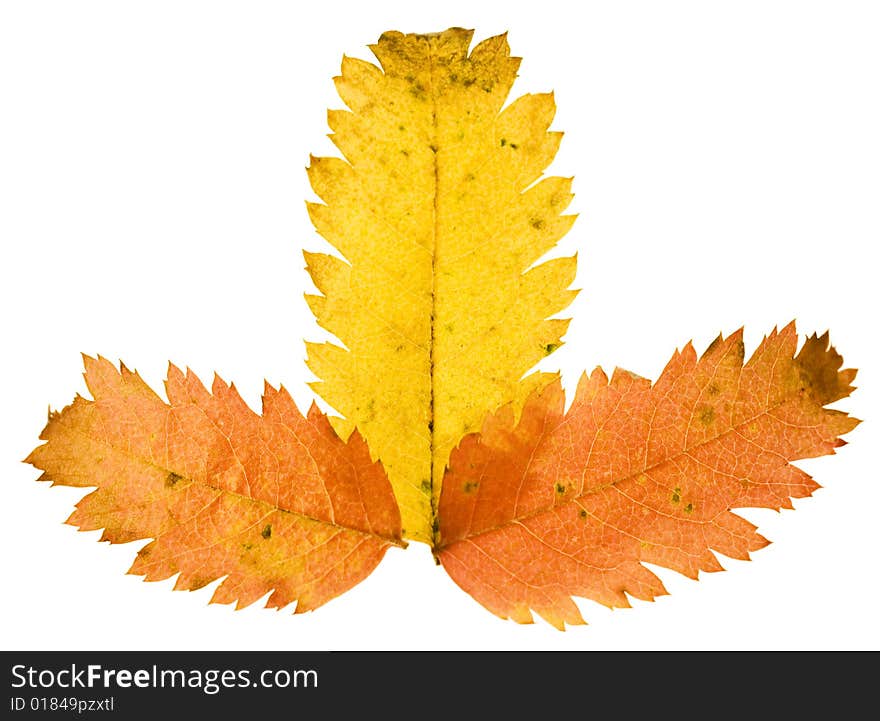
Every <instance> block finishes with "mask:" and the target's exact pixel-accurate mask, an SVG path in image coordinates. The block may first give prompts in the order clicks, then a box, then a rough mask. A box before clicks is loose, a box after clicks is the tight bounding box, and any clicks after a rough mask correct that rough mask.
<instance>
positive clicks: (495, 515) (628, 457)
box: [438, 323, 858, 629]
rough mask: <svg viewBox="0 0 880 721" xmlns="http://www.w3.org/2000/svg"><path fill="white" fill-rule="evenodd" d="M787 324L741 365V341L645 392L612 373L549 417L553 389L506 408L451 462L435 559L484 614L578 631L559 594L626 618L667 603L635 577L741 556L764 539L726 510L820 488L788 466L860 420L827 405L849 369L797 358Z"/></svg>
mask: <svg viewBox="0 0 880 721" xmlns="http://www.w3.org/2000/svg"><path fill="white" fill-rule="evenodd" d="M796 345H797V335H796V332H795V328H794V324H793V323H792V324H790V325H788V326H787V327H785V328H784V329H783V330H782V331H780V332H777V331H775V330H774V332H773V333H771V334H770V336H769V337H767V338H765V339H764V341H763V342H762V343H761V345H760V347H759V348H758V350H757V351H756V352H755V354H754V355H753V356H752V357H751V359H750V360H749V361H748V362H747V363H746V364H745V365H743V342H742V333H741V332H737V333H736V334H734V335H732V336H730V337H728V338H726V339H725V338H721V337H720V336H719V338H718V339H717V340H716V341H715V342H714V343H713V344H712V345H711V346H710V347H709V349H708V350H707V351H706V352H705V354H704V355H703V356H702V357H701V358H700V359H699V360H697V356H696V353H695V352H694V349H693V347H692V346H691V345H690V344H688V345H687V346H686V347H685V348H684V350H682V351H681V352H676V354H675V355H674V356H673V357H672V360H671V361H670V362H669V364H668V365H667V366H666V368H665V369H664V371H663V373H662V374H661V376H660V378H659V379H658V380H657V382H656V383H654V384H653V385H652V384H651V383H650V382H649V381H647V380H645V379H643V378H639V377H637V376H634V375H632V374H630V373H628V372H626V371H620V370H618V371H615V373H614V375H613V377H612V378H611V380H610V381H609V380H608V378H607V377H606V375H605V374H604V373H603V372H602V371H601V370H600V369H597V370H595V371H593V373H592V375H590V376H589V377H587V376H586V375H584V376H583V377H582V379H581V381H580V383H579V385H578V388H577V392H576V395H575V399H574V402H573V404H572V407H571V408H570V409H569V411H568V413H564V412H563V406H564V396H563V392H562V387H561V384H560V382H559V381H558V380H557V381H556V382H555V383H553V384H551V385H550V386H547V387H546V388H544V389H543V390H539V391H537V392H535V393H533V394H532V395H531V397H530V398H529V400H528V402H527V403H526V405H525V408H524V410H523V413H522V417H521V419H520V421H519V423H517V424H514V416H513V412H512V410H511V409H510V408H509V407H505V408H503V409H502V410H500V411H499V412H498V413H496V414H494V415H492V416H489V417H488V418H487V420H486V421H485V424H484V426H483V431H482V434H480V435H478V434H473V435H469V436H467V437H465V438H464V439H463V440H462V442H461V443H460V445H459V447H458V448H457V449H455V451H454V452H453V454H452V456H451V459H450V464H449V469H448V471H447V475H446V478H445V480H444V481H443V492H442V495H441V499H440V508H439V516H440V536H441V543H440V546H439V551H438V558H439V560H440V562H441V563H442V564H443V566H444V568H445V569H446V570H447V572H448V573H449V574H450V576H452V578H453V580H454V581H455V582H456V583H457V584H458V585H459V586H461V587H462V588H463V589H464V590H465V591H467V592H468V593H470V594H471V595H472V596H473V597H474V598H475V599H476V600H477V601H479V602H480V603H482V604H483V605H484V606H485V607H486V608H488V609H489V610H490V611H492V612H493V613H495V614H497V615H499V616H501V617H504V618H512V619H514V620H515V621H518V622H520V623H530V622H531V621H532V615H531V613H530V610H529V609H532V610H534V611H535V612H537V613H538V614H539V615H540V616H542V617H543V618H544V619H546V620H547V621H548V622H550V623H551V624H553V625H554V626H556V627H558V628H560V629H563V628H564V627H565V624H566V623H570V624H576V623H583V622H584V621H583V619H582V618H581V614H580V612H579V610H578V608H577V606H576V605H575V603H574V602H573V601H572V598H571V596H582V597H586V598H589V599H592V600H594V601H598V602H599V603H602V604H605V605H606V606H611V607H614V606H629V602H628V600H627V596H626V595H625V594H629V595H630V596H633V597H635V598H639V599H643V600H652V599H653V598H654V597H656V596H658V595H661V594H664V593H665V592H666V591H665V590H664V588H663V584H662V583H661V581H660V579H659V578H657V576H655V575H654V574H653V573H652V572H651V571H649V570H648V569H647V568H646V567H645V566H643V565H642V561H645V562H648V563H653V564H658V565H661V566H665V567H667V568H671V569H673V570H675V571H678V572H680V573H683V574H685V575H687V576H689V577H691V578H696V577H697V574H698V572H699V571H719V570H722V567H721V565H720V564H719V562H718V560H717V558H716V557H715V555H714V554H713V553H712V551H717V552H720V553H722V554H724V555H727V556H730V557H732V558H738V559H747V558H748V557H749V552H751V551H754V550H757V549H759V548H762V547H763V546H764V545H766V544H767V541H766V540H765V539H764V538H763V537H762V536H760V535H759V534H758V533H756V532H755V527H754V526H753V525H752V524H751V523H749V522H747V521H746V520H744V519H743V518H741V517H740V516H737V515H735V514H734V513H732V512H731V509H732V508H742V507H747V506H751V507H763V508H774V509H779V508H791V501H790V498H801V497H804V496H809V495H810V494H811V493H812V491H813V490H814V489H816V488H817V487H818V485H817V484H816V483H815V482H814V481H813V480H812V479H811V478H810V476H808V475H807V474H806V473H804V472H803V471H802V470H800V469H798V468H796V467H795V466H793V465H791V464H790V461H792V460H796V459H799V458H809V457H813V456H820V455H825V454H829V453H833V452H834V448H835V447H837V446H840V445H842V444H843V443H844V441H842V440H840V439H839V436H840V435H842V434H844V433H847V432H848V431H850V430H852V429H853V428H854V427H855V426H856V425H857V424H858V421H857V420H855V419H854V418H851V417H849V416H847V415H846V414H845V413H842V412H840V411H835V410H830V409H826V408H824V407H823V406H825V405H826V404H828V403H831V402H832V401H835V400H838V399H839V398H843V397H845V396H847V395H849V394H850V393H851V392H852V390H853V389H852V387H851V386H850V382H851V381H852V380H853V378H854V377H855V371H854V370H844V371H841V370H839V369H840V366H841V364H842V358H841V357H840V356H839V355H838V354H837V353H836V351H835V350H834V349H833V348H830V347H829V346H828V336H827V334H826V335H823V336H822V337H821V338H817V337H816V336H815V335H814V336H812V337H810V338H808V339H807V340H806V342H805V344H804V346H803V348H802V350H801V351H800V353H798V354H797V355H795V350H796Z"/></svg>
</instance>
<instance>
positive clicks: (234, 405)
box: [27, 356, 403, 613]
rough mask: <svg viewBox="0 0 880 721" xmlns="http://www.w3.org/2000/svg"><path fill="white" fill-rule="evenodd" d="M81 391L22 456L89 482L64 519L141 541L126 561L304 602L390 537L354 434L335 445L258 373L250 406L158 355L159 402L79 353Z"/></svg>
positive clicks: (386, 491)
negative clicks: (259, 408)
mask: <svg viewBox="0 0 880 721" xmlns="http://www.w3.org/2000/svg"><path fill="white" fill-rule="evenodd" d="M85 367H86V373H85V378H86V383H87V385H88V388H89V390H90V391H91V393H92V395H93V397H94V400H88V399H86V398H83V397H80V396H78V397H77V398H76V399H75V400H74V402H73V404H72V405H70V406H68V407H67V408H65V409H64V410H63V411H61V412H60V413H53V414H51V416H50V418H49V423H48V425H47V426H46V428H45V429H44V431H43V433H42V435H41V436H40V438H41V439H42V440H44V441H46V443H45V444H44V445H42V446H40V447H38V448H37V449H36V450H34V451H33V452H32V453H31V455H30V456H29V457H28V459H27V462H29V463H32V464H33V465H35V466H36V467H37V468H40V469H42V470H43V471H44V473H43V475H42V477H41V479H40V480H45V481H52V482H53V484H60V485H65V486H77V487H90V486H97V490H95V491H93V492H92V493H90V494H89V495H87V496H86V497H85V498H83V499H82V500H81V501H80V502H79V503H78V504H77V509H76V511H75V512H74V513H73V515H71V517H70V518H69V519H68V521H67V522H68V523H70V524H72V525H74V526H78V527H79V528H80V529H81V530H84V531H89V530H95V529H101V528H103V529H104V533H103V535H102V537H101V540H106V541H110V542H111V543H126V542H129V541H136V540H139V539H144V538H152V539H155V540H153V541H152V542H150V543H149V544H147V545H146V546H144V547H143V548H141V550H140V551H139V552H138V554H137V558H136V560H135V562H134V565H133V566H132V567H131V570H130V573H134V574H138V575H142V576H145V578H146V580H148V581H159V580H162V579H165V578H169V577H170V576H172V575H174V574H176V573H179V574H180V575H179V576H178V578H177V582H176V584H175V589H178V590H195V589H198V588H201V587H202V586H205V585H207V584H208V583H211V582H212V581H215V580H216V579H218V578H220V577H222V576H225V577H226V578H225V580H224V581H223V582H222V583H221V584H220V585H219V586H218V587H217V589H216V590H215V592H214V595H213V597H212V599H211V600H212V601H213V602H217V603H232V602H236V607H237V608H241V607H243V606H247V605H248V604H251V603H253V602H254V601H256V600H257V599H259V598H260V597H262V596H263V595H265V594H267V593H269V592H270V591H271V592H272V594H271V596H270V597H269V599H268V601H267V606H269V607H279V608H280V607H282V606H286V605H287V604H289V603H291V602H292V601H297V605H296V613H302V612H304V611H309V610H312V609H314V608H316V607H317V606H320V605H321V604H323V603H326V602H327V601H328V600H330V599H331V598H333V597H334V596H337V595H338V594H340V593H342V592H343V591H345V590H347V589H349V588H351V587H352V586H353V585H355V584H356V583H358V582H359V581H361V580H362V579H363V578H365V577H366V576H367V575H368V574H369V573H370V572H371V571H372V570H373V568H375V566H376V564H378V563H379V561H380V560H381V559H382V556H383V555H384V554H385V551H386V550H387V549H388V547H389V546H391V545H403V544H402V543H401V541H400V515H399V512H398V510H397V506H396V504H395V502H394V497H393V494H392V493H391V489H390V486H389V484H388V480H387V478H386V477H385V474H384V473H383V471H382V468H381V466H380V465H379V464H378V463H374V462H372V461H371V460H370V458H369V453H368V451H367V448H366V445H365V443H364V441H363V439H362V438H361V437H360V435H359V434H358V433H353V434H352V435H351V437H350V438H349V439H348V442H347V443H344V442H343V441H341V440H340V439H339V437H338V436H337V435H336V433H335V432H334V431H333V430H332V428H331V427H330V424H329V422H328V421H327V419H326V417H325V416H324V415H323V414H321V413H320V411H318V410H317V408H315V407H314V406H312V408H311V410H310V411H309V414H308V417H307V418H304V417H303V416H302V414H301V413H300V412H299V410H298V409H297V407H296V405H295V404H294V403H293V400H292V399H291V397H290V395H289V394H288V393H287V391H286V390H284V389H283V388H282V389H280V390H276V389H274V388H272V387H271V386H269V385H268V384H267V385H266V389H265V393H264V395H263V415H262V416H259V415H257V414H256V413H254V412H253V411H251V410H250V408H248V406H247V405H246V404H245V403H244V401H243V400H242V399H241V397H240V396H239V394H238V392H237V391H236V390H235V388H234V387H233V386H230V385H226V383H224V382H223V381H222V380H220V378H215V380H214V384H213V387H212V391H211V392H208V391H207V390H206V389H205V387H204V386H203V385H202V384H201V382H200V381H199V380H198V378H196V377H195V375H194V374H193V373H191V372H189V371H187V372H186V373H185V374H184V373H182V372H181V371H180V370H179V369H178V368H176V367H175V366H173V365H171V366H170V367H169V370H168V380H167V381H166V384H165V388H166V392H167V394H168V401H169V402H168V403H165V402H164V401H163V400H162V399H161V398H159V396H157V395H156V394H155V393H154V392H153V391H152V390H151V389H150V388H149V387H148V386H147V385H146V384H145V383H144V382H143V380H142V379H141V378H140V376H139V375H138V374H137V373H133V372H131V371H130V370H128V369H127V368H126V367H125V366H122V368H121V370H117V369H116V368H115V367H114V366H113V365H112V364H111V363H110V362H109V361H107V360H106V359H103V358H98V359H93V358H89V357H88V356H86V357H85Z"/></svg>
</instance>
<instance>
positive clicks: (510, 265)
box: [306, 28, 575, 542]
mask: <svg viewBox="0 0 880 721" xmlns="http://www.w3.org/2000/svg"><path fill="white" fill-rule="evenodd" d="M472 35H473V33H472V31H470V30H462V29H460V28H452V29H450V30H447V31H445V32H442V33H438V34H431V35H403V34H401V33H398V32H388V33H385V34H383V35H382V37H381V38H379V42H378V44H376V45H374V46H371V49H372V51H373V53H374V54H375V55H376V57H377V58H378V59H379V62H380V64H381V69H380V68H379V67H376V66H375V65H372V64H371V63H368V62H365V61H362V60H356V59H353V58H348V57H346V58H344V59H343V62H342V75H341V76H340V77H338V78H336V87H337V89H338V92H339V94H340V96H341V98H342V100H343V101H344V102H345V103H346V104H347V105H348V107H349V108H350V111H330V113H329V115H328V120H329V124H330V127H331V128H332V130H333V134H332V135H331V136H330V137H331V139H332V140H333V142H334V143H335V144H336V145H337V146H338V148H339V149H340V150H341V151H342V153H343V155H344V157H345V159H344V160H343V159H339V158H314V157H313V158H312V160H311V165H310V167H309V169H308V172H309V179H310V181H311V184H312V188H313V189H314V191H315V193H317V195H318V196H319V197H320V198H321V199H322V200H323V201H324V203H325V204H317V203H310V204H309V213H310V215H311V218H312V220H313V222H314V224H315V227H316V228H317V230H318V231H319V232H320V233H321V235H322V236H323V237H324V238H325V239H326V240H328V241H329V242H330V243H331V244H332V245H333V247H334V248H335V249H336V250H337V251H339V253H340V254H341V255H342V256H343V258H344V260H342V259H340V258H338V257H335V256H330V255H325V254H316V253H306V260H307V262H308V270H309V272H310V274H311V276H312V279H313V280H314V283H315V285H316V287H317V288H318V289H319V290H320V292H321V293H322V295H312V296H309V297H308V300H309V303H310V306H311V308H312V310H313V312H314V314H315V316H316V317H317V319H318V322H319V323H320V325H321V326H323V327H324V328H325V329H327V330H328V331H330V332H331V333H332V334H333V335H335V336H336V337H337V338H338V339H339V340H340V341H342V343H344V345H345V347H344V348H343V347H341V346H339V345H336V344H333V343H323V344H316V343H310V344H308V353H309V360H308V364H309V367H310V368H311V369H312V370H313V371H314V373H315V374H316V375H317V376H318V377H319V378H320V379H321V380H320V381H319V382H316V383H314V384H313V387H314V389H315V390H316V391H317V392H318V393H319V394H320V395H321V396H322V397H323V398H324V399H325V400H326V401H327V402H328V403H329V404H330V405H331V406H332V407H333V408H334V409H336V410H337V411H338V412H339V413H341V414H342V416H343V418H338V419H334V427H335V428H336V429H337V430H338V431H339V432H340V435H342V436H343V437H345V436H347V435H348V433H350V432H351V430H352V429H353V428H354V427H355V426H357V428H358V429H359V430H360V432H361V433H363V435H364V437H365V438H366V440H367V443H368V444H369V447H370V451H371V453H372V454H373V457H374V458H379V459H380V460H381V461H382V464H383V465H384V467H385V469H386V471H387V473H388V476H389V478H390V480H391V484H392V486H393V488H394V492H395V495H396V497H397V500H398V502H399V504H400V509H401V516H402V519H403V526H404V529H405V535H406V536H408V537H410V538H413V539H417V540H421V541H426V542H431V541H432V539H433V537H434V531H435V530H436V523H437V519H436V502H437V499H438V498H439V492H440V485H441V480H442V477H443V472H444V469H445V466H446V461H447V459H448V457H449V452H450V450H451V449H452V448H453V446H455V444H456V443H458V441H459V439H460V438H461V437H462V435H464V434H466V433H468V432H470V431H475V430H477V429H478V428H479V426H480V424H481V423H482V421H483V418H484V416H485V415H486V413H488V412H490V411H493V410H495V409H497V408H498V407H500V406H501V405H503V404H505V403H508V402H510V401H516V399H518V398H520V399H522V398H525V396H526V395H527V394H528V393H529V392H530V391H531V390H532V389H533V388H536V387H540V386H541V385H543V384H544V383H546V382H547V381H548V380H549V376H544V375H542V374H533V375H531V376H530V377H529V378H527V379H526V380H525V381H521V378H522V377H523V375H524V374H526V373H527V372H528V371H529V370H530V369H532V368H533V366H534V365H535V364H536V363H537V362H538V361H539V360H540V359H541V358H543V357H544V356H546V355H548V354H549V353H551V352H552V351H553V350H555V349H556V348H558V347H559V346H560V344H561V340H560V336H561V335H562V334H563V333H564V332H565V329H566V328H567V326H568V321H567V320H559V319H552V320H548V317H549V316H551V315H553V314H554V313H556V312H557V311H559V310H561V309H563V308H564V307H565V306H567V305H568V304H569V303H570V302H571V300H572V299H573V297H574V295H575V293H574V292H573V291H570V290H567V287H568V285H569V284H570V283H571V282H572V281H573V279H574V275H575V258H574V257H570V258H556V259H554V260H550V261H547V262H545V263H542V264H540V265H537V266H536V267H534V268H531V269H530V270H527V269H528V268H529V266H531V265H532V264H533V263H534V262H535V261H536V260H538V258H540V257H541V256H542V255H543V254H544V253H546V252H547V251H548V250H550V249H551V248H552V247H553V246H554V245H555V243H556V242H557V241H558V240H559V239H560V238H561V237H562V235H563V234H564V233H565V232H566V231H567V230H568V229H569V227H570V226H571V224H572V222H573V220H574V216H563V215H561V213H562V212H563V211H564V210H565V208H566V206H567V205H568V204H569V202H570V200H571V198H572V195H571V192H570V188H571V179H570V178H568V179H565V178H545V179H543V180H541V181H540V182H538V183H536V184H535V185H533V186H532V187H528V186H530V184H532V183H533V182H534V181H535V180H537V179H538V178H539V176H540V175H541V173H542V172H543V170H544V169H545V168H546V166H547V165H548V164H549V163H550V161H551V160H552V159H553V157H554V155H555V153H556V150H557V148H558V146H559V141H560V139H561V133H556V132H548V131H547V128H548V126H549V125H550V122H551V120H552V119H553V114H554V111H555V105H554V101H553V96H552V95H550V94H540V95H525V96H523V97H521V98H519V99H518V100H516V101H514V102H512V103H511V104H510V105H509V106H508V107H507V108H506V109H504V110H503V111H502V110H501V108H502V105H503V104H504V102H505V100H506V99H507V96H508V93H509V92H510V88H511V84H512V83H513V80H514V78H515V76H516V71H517V68H518V67H519V59H518V58H512V57H510V55H509V50H508V45H507V41H506V38H505V36H503V35H502V36H498V37H493V38H489V39H488V40H485V41H483V42H481V43H480V44H478V45H477V46H476V47H475V48H474V49H473V50H472V51H471V52H470V53H468V47H469V44H470V41H471V37H472ZM527 188H528V189H527Z"/></svg>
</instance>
